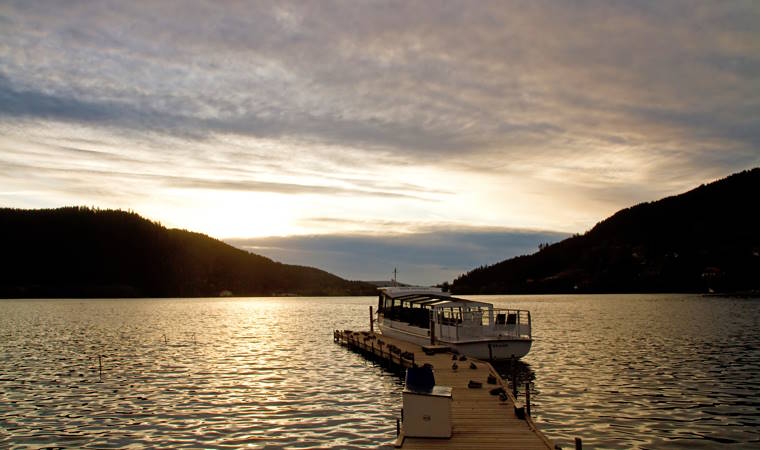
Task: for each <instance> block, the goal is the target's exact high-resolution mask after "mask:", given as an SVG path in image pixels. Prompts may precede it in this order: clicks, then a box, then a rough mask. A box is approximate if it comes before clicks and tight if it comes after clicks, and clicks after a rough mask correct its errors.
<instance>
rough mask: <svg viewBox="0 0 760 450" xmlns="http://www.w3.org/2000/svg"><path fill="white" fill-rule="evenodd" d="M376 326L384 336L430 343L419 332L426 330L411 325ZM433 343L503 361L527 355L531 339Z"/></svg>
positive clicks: (426, 337)
mask: <svg viewBox="0 0 760 450" xmlns="http://www.w3.org/2000/svg"><path fill="white" fill-rule="evenodd" d="M378 328H379V329H380V333H381V334H383V335H384V336H388V337H391V338H395V339H400V340H402V341H407V342H412V343H414V344H417V345H428V344H430V336H429V335H423V334H421V333H420V331H425V332H427V330H422V329H420V328H416V327H411V326H401V327H399V326H394V327H390V326H387V325H384V324H382V323H380V324H378ZM435 343H436V344H439V345H448V346H450V347H451V348H452V349H453V350H456V351H457V352H459V353H460V354H463V355H467V356H469V357H472V358H477V359H482V360H486V361H489V360H490V361H503V360H509V359H511V358H512V357H514V358H522V357H523V356H525V355H527V354H528V352H529V351H530V347H531V345H532V343H533V341H532V340H531V339H503V338H502V339H499V338H493V339H478V340H472V341H459V342H454V341H448V340H446V339H436V342H435Z"/></svg>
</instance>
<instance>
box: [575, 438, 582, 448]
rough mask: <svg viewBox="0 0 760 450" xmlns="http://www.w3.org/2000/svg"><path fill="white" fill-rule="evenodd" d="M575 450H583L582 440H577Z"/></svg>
mask: <svg viewBox="0 0 760 450" xmlns="http://www.w3.org/2000/svg"><path fill="white" fill-rule="evenodd" d="M575 450H583V441H582V440H581V438H575Z"/></svg>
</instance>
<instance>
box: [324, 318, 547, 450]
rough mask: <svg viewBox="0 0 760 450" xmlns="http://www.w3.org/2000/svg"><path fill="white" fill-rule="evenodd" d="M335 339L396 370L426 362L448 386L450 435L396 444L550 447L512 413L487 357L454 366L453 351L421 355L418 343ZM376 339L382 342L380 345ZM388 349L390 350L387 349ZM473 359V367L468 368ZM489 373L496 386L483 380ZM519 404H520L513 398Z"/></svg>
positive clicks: (354, 335)
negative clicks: (475, 384)
mask: <svg viewBox="0 0 760 450" xmlns="http://www.w3.org/2000/svg"><path fill="white" fill-rule="evenodd" d="M333 337H334V340H335V341H336V342H338V343H340V344H342V345H346V346H348V347H351V348H353V349H356V350H358V351H361V352H363V353H365V354H367V355H371V356H373V357H375V358H379V359H380V360H381V361H385V362H388V363H390V364H392V365H395V366H397V367H399V368H402V369H403V368H406V367H410V366H411V365H412V364H417V365H423V364H426V363H427V364H431V365H432V366H433V370H434V373H435V382H436V384H437V385H440V386H450V387H451V388H452V398H453V401H452V405H451V419H452V436H451V438H450V439H435V438H404V437H403V431H402V435H401V436H399V438H398V439H397V441H396V444H397V445H396V446H397V447H402V448H404V449H429V448H435V449H460V450H466V449H473V450H475V449H484V450H487V449H520V450H531V449H542V450H546V449H550V450H553V449H554V444H553V443H552V442H551V441H550V440H549V439H548V438H547V437H546V436H544V434H543V433H542V432H541V431H540V430H539V429H538V428H537V427H536V425H535V424H534V423H533V421H532V420H531V419H530V416H526V417H525V419H520V418H518V417H517V414H516V411H515V403H516V400H515V398H514V397H513V396H512V394H511V392H510V389H509V386H508V384H507V383H506V382H505V381H504V380H503V379H502V378H501V377H500V376H499V374H498V373H497V372H496V370H494V368H493V367H492V366H491V365H490V364H489V363H488V362H486V361H480V360H477V359H473V358H468V359H467V360H466V361H456V363H457V365H458V368H457V369H456V370H454V369H453V368H452V363H453V362H454V361H453V360H452V353H450V352H446V353H435V354H425V352H424V351H423V349H422V347H421V346H419V345H415V344H412V343H409V342H405V341H401V340H398V339H393V338H390V337H387V336H383V335H380V334H377V333H370V332H366V331H365V332H352V331H337V330H336V331H335V333H334V335H333ZM380 341H382V342H383V344H382V345H380ZM391 349H392V350H391ZM470 363H474V364H475V366H476V368H475V369H472V368H470ZM489 375H493V377H494V378H495V379H496V383H495V384H489V383H488V382H487V379H488V376H489ZM471 380H472V381H477V382H480V383H482V388H479V389H477V388H476V389H472V388H468V384H469V383H470V381H471ZM498 387H502V388H503V389H504V391H505V392H506V393H507V396H508V397H507V399H506V400H505V401H502V400H500V399H499V396H498V395H491V394H490V391H491V389H494V388H498ZM518 403H519V402H518Z"/></svg>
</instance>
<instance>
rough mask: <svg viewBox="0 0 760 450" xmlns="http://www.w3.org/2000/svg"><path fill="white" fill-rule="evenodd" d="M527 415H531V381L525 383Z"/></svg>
mask: <svg viewBox="0 0 760 450" xmlns="http://www.w3.org/2000/svg"><path fill="white" fill-rule="evenodd" d="M525 414H526V415H528V416H529V415H530V381H528V382H527V383H525Z"/></svg>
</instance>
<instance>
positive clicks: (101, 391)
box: [0, 295, 760, 448]
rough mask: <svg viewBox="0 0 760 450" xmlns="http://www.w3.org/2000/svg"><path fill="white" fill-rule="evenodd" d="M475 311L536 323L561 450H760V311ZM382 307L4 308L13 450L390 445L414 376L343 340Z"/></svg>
mask: <svg viewBox="0 0 760 450" xmlns="http://www.w3.org/2000/svg"><path fill="white" fill-rule="evenodd" d="M471 298H473V299H486V300H487V301H492V302H494V303H496V304H497V306H504V307H506V306H509V307H519V308H525V309H530V310H531V313H532V317H533V321H534V338H535V342H534V345H533V349H532V350H531V353H530V354H529V355H528V356H527V357H526V358H524V363H525V364H524V365H521V367H522V368H523V370H524V371H525V374H524V375H525V376H527V377H530V378H532V379H533V382H534V385H533V391H532V399H531V400H532V412H533V415H534V417H535V419H536V421H537V422H538V423H539V424H540V426H541V428H542V429H543V430H544V431H545V432H546V433H547V435H548V436H549V437H550V438H552V439H554V440H555V441H556V442H557V443H558V444H560V445H562V446H563V447H564V448H572V442H573V438H574V437H575V436H579V437H582V438H583V441H584V446H585V447H586V448H600V447H601V448H637V447H638V448H700V447H701V448H715V447H720V446H726V447H730V448H757V447H759V446H760V432H759V431H758V430H760V401H758V400H757V394H756V393H757V392H758V391H760V376H758V375H757V374H758V373H760V350H759V349H760V334H758V333H757V330H758V329H760V323H759V322H760V301H758V300H742V299H722V298H703V297H697V296H683V295H681V296H678V295H660V296H656V295H644V296H641V295H640V296H586V297H578V296H547V297H542V296H531V297H493V296H488V297H471ZM374 302H375V299H374V298H371V297H365V298H308V299H306V298H277V299H272V298H259V299H173V300H172V299H169V300H42V301H14V300H0V447H9V446H31V447H43V446H64V447H74V448H79V447H91V448H107V447H123V446H127V445H137V446H165V447H180V446H190V447H206V448H221V447H227V448H240V447H247V448H264V447H266V448H299V447H300V448H310V447H340V448H352V447H353V448H376V447H378V446H387V445H388V444H389V443H390V442H391V441H392V440H393V439H394V438H395V418H396V417H397V416H398V414H399V410H400V408H401V385H400V380H399V378H398V377H396V376H394V375H392V374H389V373H387V372H385V371H384V370H383V369H381V368H380V367H377V366H373V365H372V364H371V363H368V362H366V361H364V360H363V359H362V357H360V356H359V355H357V354H355V353H352V352H350V351H347V350H346V349H344V348H342V347H340V346H338V345H335V344H333V342H332V330H333V329H336V328H341V329H342V328H351V329H366V328H367V327H368V311H367V307H368V305H371V304H373V303H374ZM98 355H102V358H101V360H102V379H101V376H100V373H99V365H98Z"/></svg>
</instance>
